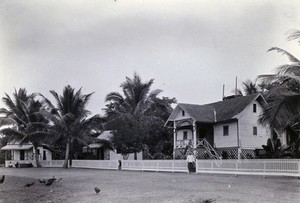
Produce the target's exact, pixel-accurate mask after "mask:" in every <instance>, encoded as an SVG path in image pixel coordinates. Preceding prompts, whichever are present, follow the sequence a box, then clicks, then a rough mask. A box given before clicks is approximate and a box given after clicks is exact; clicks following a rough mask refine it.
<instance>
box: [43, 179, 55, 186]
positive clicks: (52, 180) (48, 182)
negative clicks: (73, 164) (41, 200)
mask: <svg viewBox="0 0 300 203" xmlns="http://www.w3.org/2000/svg"><path fill="white" fill-rule="evenodd" d="M55 180H56V178H55V177H53V178H50V179H48V180H47V182H46V183H45V185H46V186H50V185H52V183H53V182H54V181H55Z"/></svg>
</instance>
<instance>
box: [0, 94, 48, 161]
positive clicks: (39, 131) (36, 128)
mask: <svg viewBox="0 0 300 203" xmlns="http://www.w3.org/2000/svg"><path fill="white" fill-rule="evenodd" d="M13 97H14V100H13V99H11V98H10V96H9V95H8V94H6V97H3V102H4V104H5V105H6V106H7V108H2V109H0V113H1V114H3V115H4V117H2V118H1V120H2V126H5V127H4V128H3V129H2V130H1V132H2V133H3V134H4V135H6V136H8V137H10V140H13V139H16V140H19V141H20V144H23V143H28V142H30V143H32V145H33V148H34V151H35V161H36V166H37V167H40V166H41V165H40V162H39V157H38V153H37V152H38V147H39V146H40V145H41V144H42V143H43V142H45V141H46V140H47V139H49V134H48V133H47V131H48V127H49V126H48V121H47V119H45V117H43V115H42V114H41V111H42V110H43V104H42V103H41V102H40V101H38V100H35V99H34V98H35V94H31V95H27V92H26V90H25V89H19V91H16V90H15V92H14V93H13Z"/></svg>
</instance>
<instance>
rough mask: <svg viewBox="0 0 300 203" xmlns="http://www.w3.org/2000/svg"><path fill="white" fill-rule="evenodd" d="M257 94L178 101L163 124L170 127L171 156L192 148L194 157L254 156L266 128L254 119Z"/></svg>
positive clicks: (257, 112)
mask: <svg viewBox="0 0 300 203" xmlns="http://www.w3.org/2000/svg"><path fill="white" fill-rule="evenodd" d="M264 105H266V101H265V99H264V98H263V96H262V95H261V94H254V95H250V96H240V97H235V98H229V99H227V100H224V101H219V102H215V103H210V104H205V105H196V104H182V103H179V104H178V105H177V106H176V107H175V109H174V111H173V112H172V114H171V115H170V117H169V118H168V120H167V122H166V124H165V126H167V127H170V128H173V129H174V153H173V154H174V157H175V158H180V157H184V156H185V153H186V151H187V150H193V151H194V152H195V153H196V155H197V158H217V159H218V158H221V157H222V158H233V159H236V158H254V157H255V149H262V145H265V144H266V142H267V139H268V138H270V132H269V130H268V129H267V128H265V127H263V126H262V125H260V124H259V123H258V118H259V115H260V113H261V112H262V110H263V106H264Z"/></svg>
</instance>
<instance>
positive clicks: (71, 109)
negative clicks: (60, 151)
mask: <svg viewBox="0 0 300 203" xmlns="http://www.w3.org/2000/svg"><path fill="white" fill-rule="evenodd" d="M50 93H51V94H52V95H53V97H54V98H55V101H56V107H55V106H54V105H53V104H52V103H51V101H50V100H48V99H47V98H46V97H44V96H43V95H41V96H42V97H43V98H44V101H45V103H46V104H47V110H48V112H50V113H46V112H45V114H46V115H47V118H48V119H50V120H51V121H52V122H53V127H52V128H53V131H52V132H55V134H56V135H57V136H60V137H62V139H61V140H63V141H65V146H66V148H65V161H64V164H63V167H64V168H68V161H69V158H70V157H69V156H70V150H71V148H72V144H73V142H74V140H78V141H82V142H84V141H83V139H82V137H84V136H96V135H98V134H100V130H101V119H100V118H99V116H98V115H95V116H92V117H90V118H87V116H88V115H90V111H88V110H87V109H86V106H87V103H88V101H89V100H90V97H91V95H92V94H93V93H90V94H82V93H81V88H80V89H79V90H78V91H76V92H75V89H74V88H72V87H71V86H69V85H68V86H66V87H65V88H64V89H63V93H62V95H60V96H59V95H58V94H57V93H56V92H55V91H53V90H51V91H50Z"/></svg>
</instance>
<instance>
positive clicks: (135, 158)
mask: <svg viewBox="0 0 300 203" xmlns="http://www.w3.org/2000/svg"><path fill="white" fill-rule="evenodd" d="M134 160H137V153H136V152H134Z"/></svg>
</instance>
